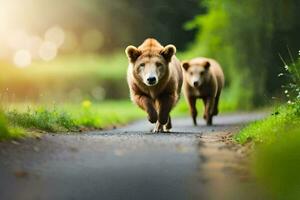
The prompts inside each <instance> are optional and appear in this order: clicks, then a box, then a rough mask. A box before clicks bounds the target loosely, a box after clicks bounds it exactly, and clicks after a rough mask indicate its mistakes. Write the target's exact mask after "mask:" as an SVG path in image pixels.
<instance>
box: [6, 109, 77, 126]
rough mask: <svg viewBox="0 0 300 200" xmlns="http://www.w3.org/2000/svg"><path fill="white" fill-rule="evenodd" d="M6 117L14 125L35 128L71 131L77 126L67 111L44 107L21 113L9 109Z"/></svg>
mask: <svg viewBox="0 0 300 200" xmlns="http://www.w3.org/2000/svg"><path fill="white" fill-rule="evenodd" d="M6 117H7V119H8V120H9V122H10V123H11V125H13V126H21V127H24V128H34V129H39V130H45V131H49V132H57V131H70V130H72V129H73V128H76V125H75V123H74V121H73V120H72V118H71V117H70V116H69V115H68V114H66V113H65V112H58V111H57V110H55V109H52V110H48V109H46V108H44V107H38V108H36V109H33V110H32V109H30V108H28V110H27V111H26V112H21V113H19V112H18V111H17V110H12V111H8V112H7V113H6Z"/></svg>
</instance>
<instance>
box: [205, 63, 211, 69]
mask: <svg viewBox="0 0 300 200" xmlns="http://www.w3.org/2000/svg"><path fill="white" fill-rule="evenodd" d="M209 67H210V63H209V62H208V61H206V62H205V64H204V69H206V70H208V69H209Z"/></svg>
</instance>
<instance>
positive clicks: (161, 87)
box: [125, 38, 183, 132]
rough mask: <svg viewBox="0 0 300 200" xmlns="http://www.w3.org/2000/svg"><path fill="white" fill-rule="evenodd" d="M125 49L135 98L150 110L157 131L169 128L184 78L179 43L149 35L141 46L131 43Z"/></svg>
mask: <svg viewBox="0 0 300 200" xmlns="http://www.w3.org/2000/svg"><path fill="white" fill-rule="evenodd" d="M125 52H126V55H127V57H128V61H129V66H128V70H127V82H128V86H129V90H130V97H131V100H132V101H133V102H134V103H136V104H137V105H138V106H139V107H140V108H141V109H143V110H144V111H146V112H147V114H148V120H149V121H150V122H151V123H156V127H155V129H154V130H153V131H154V132H167V131H169V130H170V129H171V128H172V124H171V117H170V112H171V110H172V109H173V108H174V106H175V105H176V103H177V102H178V100H179V97H180V92H181V86H182V82H183V78H182V76H183V74H182V69H181V63H180V61H179V60H178V59H177V58H176V56H175V53H176V48H175V46H174V45H167V46H162V45H161V44H160V43H159V42H158V41H157V40H155V39H152V38H148V39H146V40H145V41H144V42H143V44H141V45H140V46H139V47H135V46H131V45H130V46H128V47H127V48H126V50H125Z"/></svg>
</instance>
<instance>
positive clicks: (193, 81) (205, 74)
mask: <svg viewBox="0 0 300 200" xmlns="http://www.w3.org/2000/svg"><path fill="white" fill-rule="evenodd" d="M182 67H183V69H184V70H183V71H184V76H185V80H186V81H187V82H188V84H189V85H190V86H191V87H199V86H201V85H202V84H203V83H205V82H207V81H209V79H210V73H209V68H210V63H209V61H203V62H196V63H195V62H189V61H185V62H183V63H182Z"/></svg>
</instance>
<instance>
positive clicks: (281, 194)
mask: <svg viewBox="0 0 300 200" xmlns="http://www.w3.org/2000/svg"><path fill="white" fill-rule="evenodd" d="M298 111H299V110H298ZM293 120H298V121H299V115H298V118H297V119H293ZM299 130H300V124H299V122H298V123H297V124H296V125H295V126H289V128H288V129H285V130H284V132H281V133H280V132H278V133H277V134H282V136H280V137H277V138H274V140H273V142H272V143H268V144H264V145H261V146H259V147H258V149H257V150H256V151H255V154H254V155H253V158H254V160H253V169H254V174H255V175H256V177H257V179H258V181H259V182H260V183H261V185H262V186H263V188H264V189H265V190H266V191H268V192H269V193H270V194H271V195H273V199H278V200H279V199H288V200H297V199H299V196H300V174H299V166H300V151H299V145H300V134H299V133H300V132H299ZM278 131H279V130H278Z"/></svg>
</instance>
